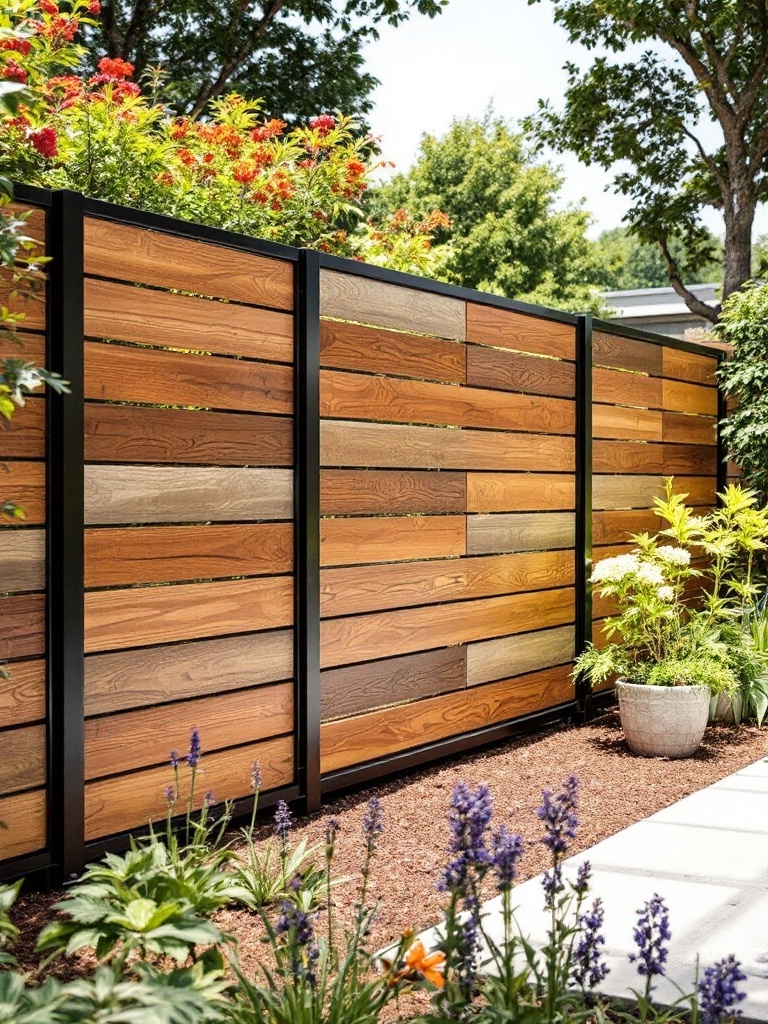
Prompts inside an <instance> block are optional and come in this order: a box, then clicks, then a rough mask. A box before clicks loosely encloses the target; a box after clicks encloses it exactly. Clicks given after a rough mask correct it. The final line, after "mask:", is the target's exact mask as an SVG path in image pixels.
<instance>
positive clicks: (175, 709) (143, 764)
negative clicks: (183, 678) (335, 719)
mask: <svg viewBox="0 0 768 1024" xmlns="http://www.w3.org/2000/svg"><path fill="white" fill-rule="evenodd" d="M192 728H198V729H199V730H200V734H201V736H202V737H204V741H205V753H206V755H207V754H209V753H210V752H211V751H214V750H223V749H225V748H226V747H232V746H236V745H237V744H241V743H253V742H255V741H256V740H266V739H269V738H270V737H272V736H280V735H282V734H284V733H289V732H291V731H292V729H293V683H279V684H278V685H276V686H260V687H257V688H255V689H249V690H238V691H236V692H234V693H226V694H220V695H217V696H215V697H201V698H200V700H193V701H184V702H183V703H181V704H163V705H161V706H160V707H157V708H142V709H140V710H137V711H127V712H124V713H123V714H120V715H107V716H106V717H104V718H90V719H88V721H87V722H86V723H85V777H86V779H96V778H99V777H101V776H103V775H118V774H120V773H122V772H128V771H131V770H133V769H134V768H147V767H151V766H152V765H159V764H167V762H168V753H169V751H170V750H173V749H176V750H184V748H185V747H186V746H188V744H189V736H190V730H191V729H192ZM205 767H207V757H206V765H205ZM206 774H207V773H206ZM206 788H207V786H206Z"/></svg>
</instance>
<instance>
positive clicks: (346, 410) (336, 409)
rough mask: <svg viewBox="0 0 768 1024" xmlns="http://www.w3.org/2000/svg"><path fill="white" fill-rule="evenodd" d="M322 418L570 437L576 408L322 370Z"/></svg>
mask: <svg viewBox="0 0 768 1024" xmlns="http://www.w3.org/2000/svg"><path fill="white" fill-rule="evenodd" d="M320 415H321V416H326V417H330V418H332V419H353V420H384V421H386V422H389V423H392V422H397V423H425V424H430V423H431V424H438V425H440V426H456V427H485V428H490V429H494V430H527V431H529V432H531V433H540V434H572V433H573V432H574V429H575V423H576V420H575V404H574V403H573V402H571V401H567V400H565V399H562V398H544V397H541V396H538V395H518V394H512V393H510V392H507V391H490V390H485V389H482V388H470V387H462V388H457V387H456V386H455V385H453V384H433V383H431V382H430V381H416V380H404V379H402V378H398V377H371V376H368V375H366V374H361V373H345V372H343V371H338V370H321V372H320Z"/></svg>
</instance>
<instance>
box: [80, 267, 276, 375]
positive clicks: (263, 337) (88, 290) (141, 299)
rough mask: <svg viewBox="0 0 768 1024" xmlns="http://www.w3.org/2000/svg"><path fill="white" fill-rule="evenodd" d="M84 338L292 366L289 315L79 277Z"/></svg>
mask: <svg viewBox="0 0 768 1024" xmlns="http://www.w3.org/2000/svg"><path fill="white" fill-rule="evenodd" d="M151 283H153V282H150V284H151ZM85 335H86V337H89V338H111V339H118V340H120V341H134V342H139V343H141V344H144V345H157V346H168V347H172V348H188V349H196V350H202V351H204V352H218V353H219V354H220V355H232V356H245V357H247V358H249V359H269V360H275V361H276V362H280V363H291V362H293V316H292V315H291V314H289V313H276V312H275V311H274V310H269V309H254V308H253V307H252V306H240V305H237V304H236V303H232V302H228V303H224V302H216V301H211V300H210V299H198V298H195V297H194V296H192V295H176V294H173V293H171V292H161V291H155V290H152V289H149V288H134V287H131V286H130V285H124V284H115V283H114V282H113V281H100V280H98V279H96V278H86V279H85Z"/></svg>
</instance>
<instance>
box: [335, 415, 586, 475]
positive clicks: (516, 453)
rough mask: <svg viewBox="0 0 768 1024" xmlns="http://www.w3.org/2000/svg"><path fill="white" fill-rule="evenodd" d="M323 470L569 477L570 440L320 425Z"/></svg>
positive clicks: (384, 425) (371, 425)
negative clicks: (354, 468) (509, 472)
mask: <svg viewBox="0 0 768 1024" xmlns="http://www.w3.org/2000/svg"><path fill="white" fill-rule="evenodd" d="M320 452H321V455H320V458H321V464H322V465H324V466H337V467H340V468H341V467H345V466H357V467H363V466H371V467H376V468H381V469H485V470H541V469H547V470H549V471H553V472H556V471H557V470H562V471H564V472H573V468H574V452H575V448H574V441H573V438H570V437H562V436H561V437H554V436H552V437H550V436H548V435H543V434H505V433H500V432H498V433H497V432H495V431H489V430H451V429H450V428H445V427H410V426H401V425H399V424H388V423H360V422H357V423H354V422H344V421H342V422H338V421H335V420H324V421H323V422H322V423H321V425H320Z"/></svg>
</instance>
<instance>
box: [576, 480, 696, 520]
mask: <svg viewBox="0 0 768 1024" xmlns="http://www.w3.org/2000/svg"><path fill="white" fill-rule="evenodd" d="M665 486H666V485H665V482H664V477H658V476H602V475H597V476H595V477H594V478H593V481H592V504H593V507H594V508H595V509H621V508H650V507H651V506H652V505H653V499H654V498H661V497H663V496H664V493H665ZM715 486H716V481H715V479H714V477H695V476H691V477H685V479H684V480H681V481H680V484H679V485H678V486H677V487H676V488H675V490H676V491H678V492H681V493H687V494H688V502H689V504H691V505H709V504H713V503H714V500H715ZM659 522H660V523H661V520H659ZM662 525H663V524H662Z"/></svg>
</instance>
